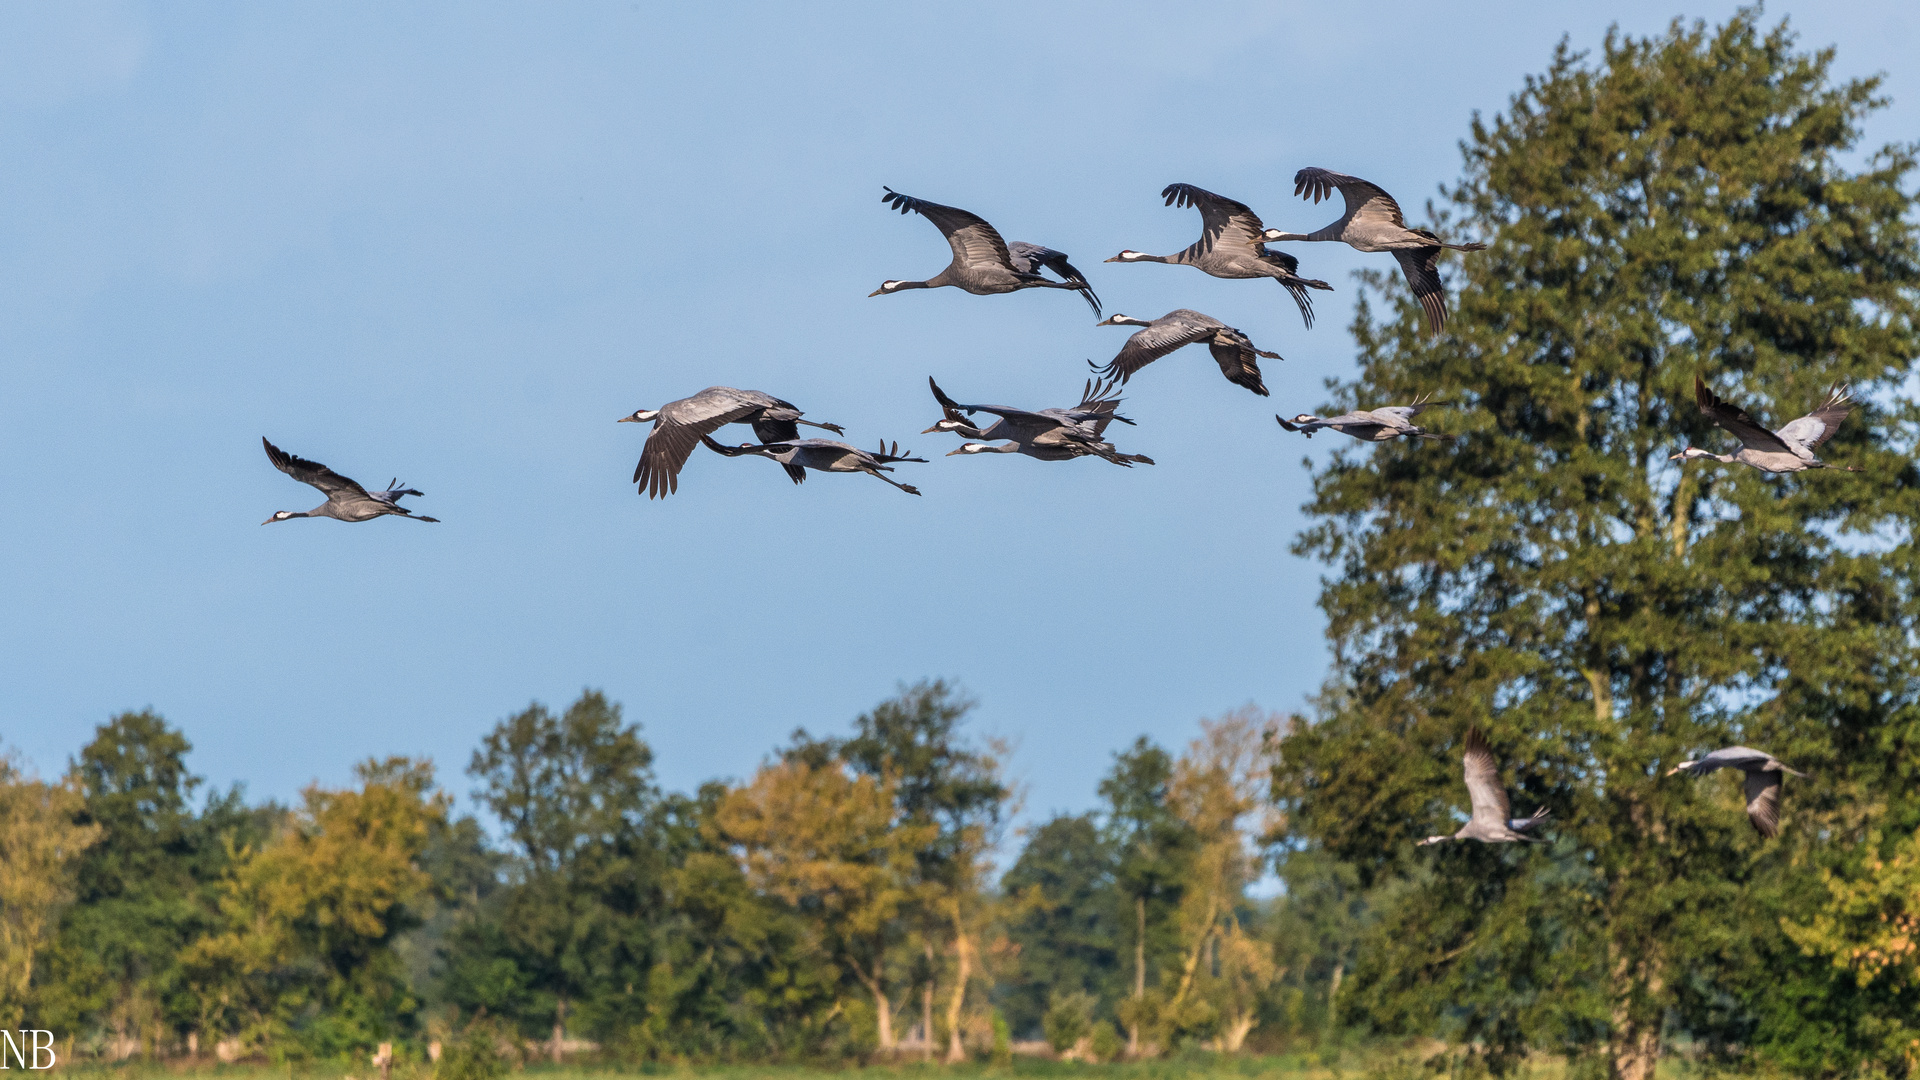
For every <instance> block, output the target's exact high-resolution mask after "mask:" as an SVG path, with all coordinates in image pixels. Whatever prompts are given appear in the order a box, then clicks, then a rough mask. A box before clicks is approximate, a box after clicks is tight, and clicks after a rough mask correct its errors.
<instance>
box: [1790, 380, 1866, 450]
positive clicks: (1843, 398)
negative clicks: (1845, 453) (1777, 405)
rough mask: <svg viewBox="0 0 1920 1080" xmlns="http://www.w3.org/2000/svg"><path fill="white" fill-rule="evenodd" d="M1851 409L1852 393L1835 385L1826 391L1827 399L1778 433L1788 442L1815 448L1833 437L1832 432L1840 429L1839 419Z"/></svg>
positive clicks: (1841, 419) (1844, 417) (1843, 418)
mask: <svg viewBox="0 0 1920 1080" xmlns="http://www.w3.org/2000/svg"><path fill="white" fill-rule="evenodd" d="M1852 411H1853V400H1852V395H1851V394H1849V393H1848V392H1847V388H1846V387H1844V386H1836V387H1834V388H1833V389H1832V390H1829V391H1827V400H1826V401H1824V402H1822V403H1821V405H1820V407H1819V408H1817V409H1815V410H1813V411H1812V412H1810V413H1808V414H1807V415H1805V416H1803V417H1801V418H1799V419H1798V420H1795V421H1793V422H1792V423H1789V424H1788V425H1787V426H1785V427H1783V428H1781V429H1780V431H1779V432H1778V434H1779V436H1780V438H1782V439H1784V440H1786V441H1788V442H1797V443H1799V444H1800V445H1802V446H1804V447H1806V448H1807V449H1809V450H1813V449H1817V448H1818V447H1819V446H1820V444H1821V443H1823V442H1826V441H1827V440H1828V439H1831V438H1833V433H1834V432H1836V431H1839V430H1840V423H1841V421H1843V420H1845V419H1846V418H1847V414H1848V413H1850V412H1852Z"/></svg>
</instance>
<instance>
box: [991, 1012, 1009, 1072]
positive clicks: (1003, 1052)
mask: <svg viewBox="0 0 1920 1080" xmlns="http://www.w3.org/2000/svg"><path fill="white" fill-rule="evenodd" d="M990 1054H991V1056H990V1057H989V1058H988V1060H989V1061H991V1062H993V1064H995V1065H1011V1064H1013V1029H1012V1028H1009V1027H1008V1026H1007V1018H1006V1017H1004V1016H1002V1015H1000V1010H999V1009H995V1010H993V1049H992V1050H991V1052H990Z"/></svg>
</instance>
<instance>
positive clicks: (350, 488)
mask: <svg viewBox="0 0 1920 1080" xmlns="http://www.w3.org/2000/svg"><path fill="white" fill-rule="evenodd" d="M260 445H261V446H264V447H266V448H267V460H268V461H271V462H273V467H274V468H276V469H279V470H280V471H281V472H283V473H286V474H287V475H288V476H291V477H293V478H294V479H295V480H298V481H300V482H301V483H303V484H310V485H312V486H313V487H316V488H319V489H320V490H321V491H322V492H325V493H326V496H327V498H329V499H334V498H338V497H341V496H346V497H354V498H362V499H370V498H372V497H373V496H371V495H368V494H367V489H366V488H363V487H361V486H360V485H359V484H357V483H355V482H354V481H352V480H350V479H348V478H347V477H344V476H341V475H340V474H339V473H337V472H334V471H333V470H332V469H329V468H327V467H326V466H325V465H322V464H320V463H319V462H317V461H308V460H307V459H306V458H303V457H295V456H294V455H292V454H289V453H287V452H286V451H285V450H282V449H280V448H279V447H277V446H275V445H273V444H272V443H270V442H268V441H267V440H266V437H265V436H262V437H261V439H260ZM411 494H416V495H417V494H419V492H412V493H411ZM386 501H389V502H390V501H391V500H386Z"/></svg>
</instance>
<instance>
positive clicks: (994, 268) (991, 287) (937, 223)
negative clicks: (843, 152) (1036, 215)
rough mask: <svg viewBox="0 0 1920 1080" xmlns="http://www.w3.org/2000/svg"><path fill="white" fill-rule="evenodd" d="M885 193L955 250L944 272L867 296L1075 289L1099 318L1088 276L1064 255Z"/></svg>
mask: <svg viewBox="0 0 1920 1080" xmlns="http://www.w3.org/2000/svg"><path fill="white" fill-rule="evenodd" d="M881 190H882V191H885V192H886V194H885V195H883V196H881V197H880V201H881V202H883V203H886V204H887V205H888V206H890V207H893V208H894V209H897V210H899V211H900V212H901V213H902V214H905V213H908V212H909V211H911V212H913V213H916V214H919V215H920V216H921V217H924V218H926V219H927V220H928V221H931V222H933V224H934V227H935V228H937V229H939V230H940V234H941V235H942V236H945V237H946V238H947V244H948V245H949V246H950V247H952V248H953V261H952V262H950V263H948V264H947V268H946V269H945V270H942V271H940V272H939V273H938V274H935V275H934V276H932V277H930V278H928V279H927V280H925V281H892V280H888V281H883V282H881V283H880V287H879V288H877V289H875V290H873V291H872V292H870V293H868V294H867V295H868V296H879V295H880V294H882V293H897V292H903V291H905V290H907V289H938V288H941V287H942V286H946V285H951V286H953V287H954V288H956V289H962V290H964V291H966V292H970V293H972V294H974V295H975V296H994V295H997V294H999V293H1010V292H1018V291H1020V290H1021V289H1072V290H1073V291H1074V292H1077V293H1079V294H1080V297H1081V299H1083V300H1085V301H1086V302H1087V306H1088V307H1090V308H1092V309H1093V313H1094V314H1095V315H1098V314H1100V298H1099V297H1098V296H1095V295H1094V294H1093V286H1092V285H1089V284H1087V277H1086V275H1085V274H1082V273H1081V272H1080V271H1078V270H1076V269H1074V266H1073V264H1072V263H1070V262H1068V261H1067V256H1066V255H1065V253H1063V252H1059V251H1055V250H1053V249H1052V248H1050V247H1042V246H1040V245H1039V244H1029V243H1026V242H1024V241H1021V240H1015V241H1014V242H1013V243H1011V244H1009V243H1007V242H1006V241H1005V240H1002V239H1001V238H1000V233H999V232H998V231H996V230H995V229H994V227H993V226H991V225H989V224H987V221H986V219H985V218H983V217H981V216H980V215H978V214H975V213H971V212H969V211H966V210H962V209H960V208H958V207H954V206H942V205H940V204H939V203H935V202H928V201H926V200H925V199H916V198H914V197H913V196H911V195H902V194H900V193H899V192H897V191H895V190H893V189H892V188H881ZM1041 267H1045V268H1047V269H1049V270H1052V271H1053V272H1054V273H1056V274H1059V275H1060V276H1061V277H1062V278H1064V279H1065V280H1064V281H1054V280H1052V279H1051V278H1048V277H1046V276H1045V275H1043V274H1041V273H1040V268H1041Z"/></svg>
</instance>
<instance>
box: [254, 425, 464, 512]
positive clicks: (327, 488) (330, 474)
mask: <svg viewBox="0 0 1920 1080" xmlns="http://www.w3.org/2000/svg"><path fill="white" fill-rule="evenodd" d="M260 445H261V446H264V447H266V448H267V460H268V461H271V462H273V467H274V468H276V469H279V470H280V471H281V472H283V473H286V474H287V475H288V476H291V477H293V478H294V479H295V480H298V481H300V482H301V483H303V484H310V485H312V486H314V487H316V488H319V489H320V491H321V492H322V493H324V494H325V495H326V497H327V501H326V502H323V503H321V504H320V505H319V506H316V507H314V508H313V509H311V510H305V511H301V510H278V511H275V512H274V515H273V516H272V517H270V518H268V519H267V520H265V521H263V522H261V523H260V524H262V525H271V524H273V523H274V522H276V521H291V520H293V519H294V518H311V517H326V518H332V519H334V520H335V521H372V520H373V519H374V518H377V517H386V516H388V515H392V516H393V517H403V518H406V519H408V520H410V521H435V522H437V521H439V520H440V519H439V518H433V517H428V516H426V515H425V514H416V513H414V512H413V511H411V510H408V509H407V508H406V507H404V506H401V505H400V497H401V496H402V495H414V496H421V497H424V493H423V492H419V491H415V490H414V489H412V488H410V487H406V486H403V485H402V484H401V483H400V481H399V480H397V479H395V480H389V481H387V489H386V490H385V491H368V490H367V489H366V488H363V487H361V486H360V485H359V484H357V483H354V482H353V481H352V480H349V479H348V478H346V477H344V476H341V475H340V474H339V473H337V472H334V471H333V470H332V469H329V468H327V467H326V466H325V465H322V464H320V463H319V462H317V461H308V460H307V459H306V458H303V457H295V456H293V455H292V454H289V453H287V452H286V451H285V450H282V449H280V448H279V447H277V446H275V445H273V444H272V443H270V442H268V441H267V440H266V438H265V437H262V438H261V440H260Z"/></svg>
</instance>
